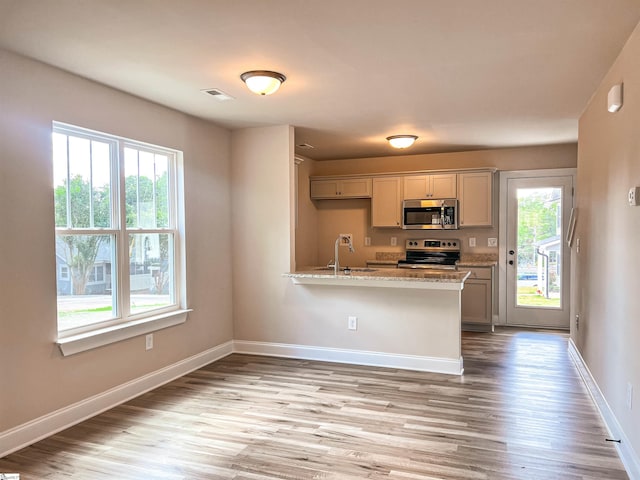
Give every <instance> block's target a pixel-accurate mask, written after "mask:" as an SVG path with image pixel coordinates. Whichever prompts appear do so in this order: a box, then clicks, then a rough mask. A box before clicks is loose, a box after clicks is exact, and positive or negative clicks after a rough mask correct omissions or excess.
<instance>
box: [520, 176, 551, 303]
mask: <svg viewBox="0 0 640 480" xmlns="http://www.w3.org/2000/svg"><path fill="white" fill-rule="evenodd" d="M517 196H518V215H517V217H518V232H517V236H518V240H517V245H518V250H517V266H516V282H517V298H516V305H518V306H524V307H527V306H530V307H543V308H545V307H546V308H561V306H562V299H561V291H562V288H561V279H562V255H561V253H562V188H518V195H517Z"/></svg>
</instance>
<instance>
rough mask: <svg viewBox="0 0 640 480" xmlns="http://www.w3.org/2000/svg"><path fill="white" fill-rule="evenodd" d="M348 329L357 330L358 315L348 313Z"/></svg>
mask: <svg viewBox="0 0 640 480" xmlns="http://www.w3.org/2000/svg"><path fill="white" fill-rule="evenodd" d="M347 328H348V329H349V330H357V329H358V317H354V316H351V315H349V323H348V325H347Z"/></svg>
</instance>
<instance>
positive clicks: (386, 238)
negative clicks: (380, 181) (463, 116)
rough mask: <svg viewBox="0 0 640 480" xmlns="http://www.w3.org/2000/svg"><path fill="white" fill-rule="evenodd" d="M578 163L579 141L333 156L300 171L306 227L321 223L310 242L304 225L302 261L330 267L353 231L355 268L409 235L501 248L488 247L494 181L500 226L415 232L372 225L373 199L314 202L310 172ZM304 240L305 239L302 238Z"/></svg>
mask: <svg viewBox="0 0 640 480" xmlns="http://www.w3.org/2000/svg"><path fill="white" fill-rule="evenodd" d="M575 166H576V145H575V144H563V145H549V146H542V147H524V148H505V149H499V150H479V151H474V152H460V153H444V154H432V155H408V156H393V157H378V158H365V159H354V160H330V161H322V162H311V165H310V168H306V169H305V170H301V171H300V177H299V182H300V185H305V188H299V205H303V206H304V207H303V208H302V209H301V212H304V215H305V216H306V217H307V218H308V221H307V222H306V223H305V224H304V228H305V229H310V228H313V221H315V222H316V225H315V229H314V235H315V241H309V237H310V234H309V231H308V230H304V229H303V228H302V226H301V228H299V229H298V237H299V238H300V239H301V240H300V241H298V243H297V252H296V257H297V259H298V260H299V261H298V265H310V264H309V263H301V262H304V261H307V260H308V261H313V260H315V261H316V263H313V264H312V265H324V264H326V263H327V262H328V261H329V260H331V259H333V256H334V248H333V246H334V242H335V239H336V237H337V236H338V234H339V233H352V234H353V240H354V245H355V248H356V251H355V253H349V252H348V251H347V249H346V248H342V249H341V250H340V257H341V258H340V263H341V264H342V265H349V266H364V265H365V264H366V261H367V260H370V259H374V258H375V256H376V252H404V242H405V240H406V239H408V238H416V237H430V238H436V239H439V238H456V239H460V240H461V243H462V248H463V253H495V254H496V255H497V253H498V249H497V248H493V247H488V246H487V240H488V239H489V238H491V237H493V238H498V227H499V225H498V195H497V193H498V181H497V178H496V179H495V180H494V194H495V195H494V224H493V227H492V228H466V229H459V230H456V231H450V232H438V231H420V232H416V231H411V230H402V229H398V228H373V227H371V201H370V200H366V199H355V200H315V201H310V200H309V192H308V183H309V178H308V176H307V177H306V178H304V177H303V175H304V174H305V173H307V172H308V173H309V174H310V175H348V174H370V173H389V172H410V171H416V170H431V169H432V170H441V169H457V168H460V169H462V168H484V167H492V168H497V169H499V170H523V169H526V170H532V169H542V168H564V167H575ZM367 236H368V237H371V246H366V247H365V245H364V238H365V237H367ZM392 237H396V239H397V246H395V247H394V246H391V238H392ZM471 237H473V238H475V239H476V247H469V239H470V238H471ZM302 238H304V240H302Z"/></svg>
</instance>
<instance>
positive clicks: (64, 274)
mask: <svg viewBox="0 0 640 480" xmlns="http://www.w3.org/2000/svg"><path fill="white" fill-rule="evenodd" d="M60 280H69V267H67V266H65V265H62V266H61V267H60Z"/></svg>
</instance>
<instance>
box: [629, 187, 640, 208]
mask: <svg viewBox="0 0 640 480" xmlns="http://www.w3.org/2000/svg"><path fill="white" fill-rule="evenodd" d="M638 196H640V187H631V188H630V189H629V205H631V206H632V207H635V206H637V205H638V200H640V199H638Z"/></svg>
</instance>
